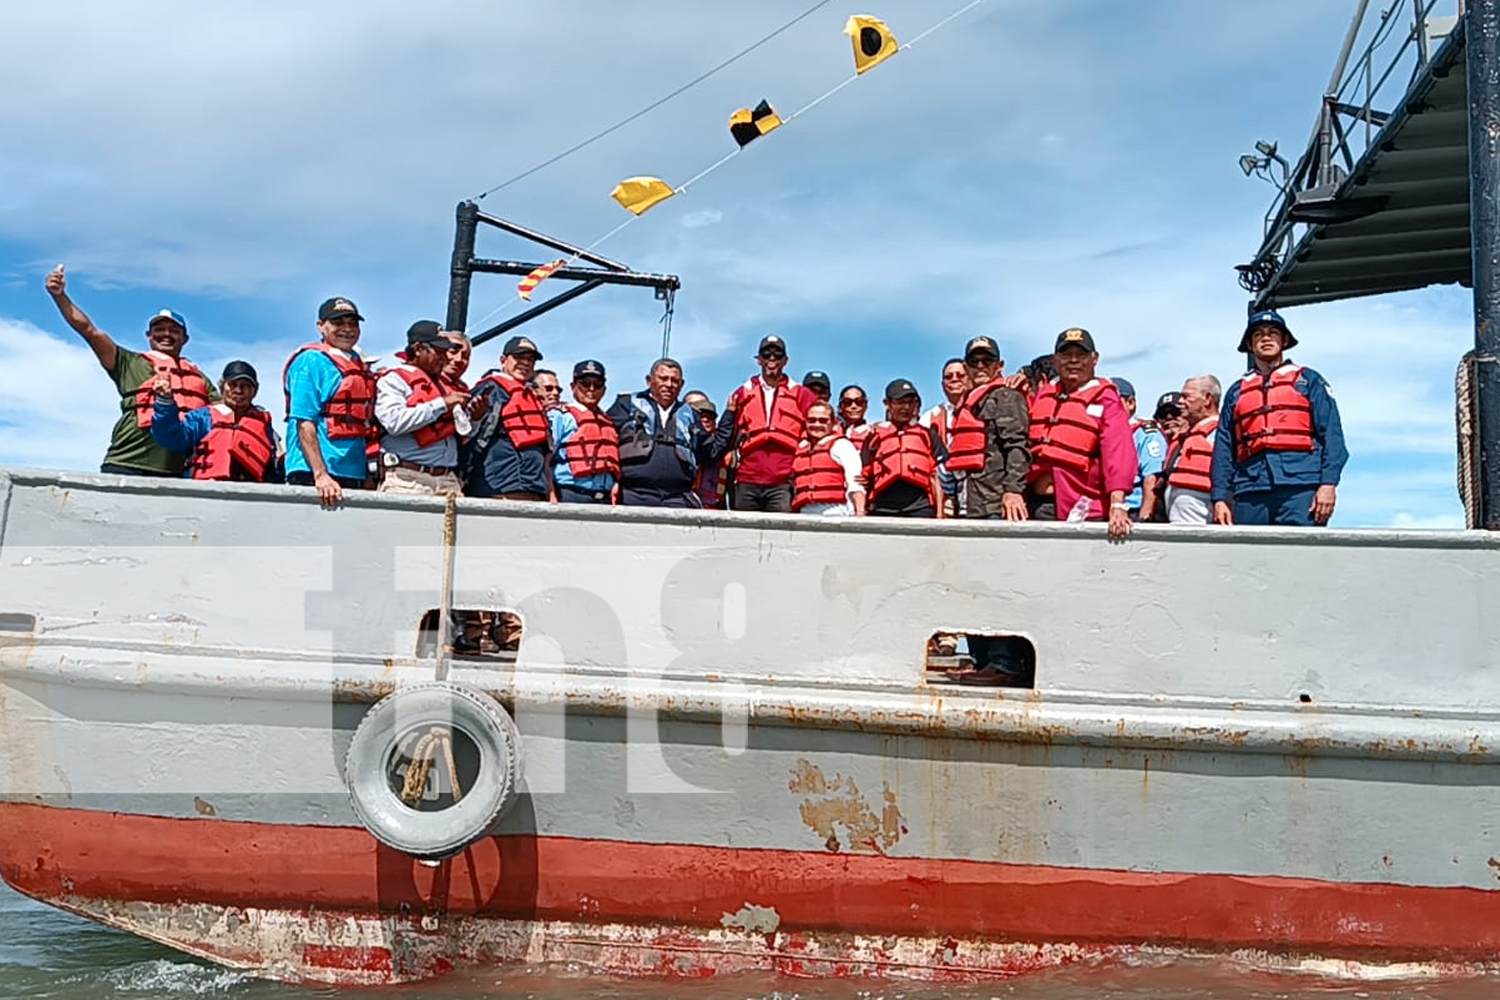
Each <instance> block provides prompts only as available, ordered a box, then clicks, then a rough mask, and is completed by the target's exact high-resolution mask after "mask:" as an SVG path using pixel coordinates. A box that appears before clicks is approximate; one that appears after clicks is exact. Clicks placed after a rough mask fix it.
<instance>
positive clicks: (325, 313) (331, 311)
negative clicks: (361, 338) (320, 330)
mask: <svg viewBox="0 0 1500 1000" xmlns="http://www.w3.org/2000/svg"><path fill="white" fill-rule="evenodd" d="M340 316H353V317H354V318H355V319H357V320H360V321H361V322H363V321H364V317H363V316H361V315H360V314H359V307H358V306H356V305H355V304H354V301H353V300H352V299H345V298H339V297H335V298H331V299H328V300H326V301H325V302H324V303H323V304H322V305H320V306H318V322H319V323H326V322H327V321H328V320H331V319H338V318H339V317H340Z"/></svg>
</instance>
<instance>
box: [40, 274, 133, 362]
mask: <svg viewBox="0 0 1500 1000" xmlns="http://www.w3.org/2000/svg"><path fill="white" fill-rule="evenodd" d="M47 294H48V295H50V296H52V304H53V305H55V306H57V311H58V312H60V313H62V318H63V319H65V320H67V321H68V325H69V326H71V327H72V328H73V329H74V330H77V331H78V335H79V336H80V337H82V338H83V339H84V340H85V341H86V342H87V343H88V345H89V347H91V348H93V350H94V357H96V358H98V359H99V364H101V365H103V366H104V370H105V371H107V372H113V371H114V370H115V361H116V360H118V358H119V353H120V345H118V344H116V343H115V342H114V338H112V337H111V336H110V335H109V334H107V333H105V332H104V331H103V330H101V329H99V328H98V327H97V326H95V325H94V321H93V320H91V319H89V317H88V313H86V312H84V311H83V310H82V309H80V308H78V306H77V304H76V303H75V302H74V301H73V300H72V299H70V298H68V279H67V276H66V275H65V274H64V273H63V266H62V265H61V264H59V265H57V267H56V268H55V269H54V270H53V271H52V272H51V273H50V274H48V275H47Z"/></svg>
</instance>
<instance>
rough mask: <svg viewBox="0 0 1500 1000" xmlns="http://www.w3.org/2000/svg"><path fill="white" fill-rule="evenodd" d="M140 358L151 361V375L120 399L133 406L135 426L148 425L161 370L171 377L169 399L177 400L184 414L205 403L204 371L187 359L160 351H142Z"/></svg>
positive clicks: (206, 385)
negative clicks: (157, 378) (127, 400)
mask: <svg viewBox="0 0 1500 1000" xmlns="http://www.w3.org/2000/svg"><path fill="white" fill-rule="evenodd" d="M141 357H143V358H145V359H146V360H147V361H149V362H151V367H152V369H154V370H153V371H152V373H151V377H150V378H148V379H146V381H144V382H142V383H141V384H140V385H139V386H138V387H137V388H136V390H135V392H134V393H132V394H131V395H130V396H128V397H126V399H129V400H130V402H129V403H128V404H127V402H126V400H125V399H122V400H120V405H121V406H126V405H129V406H131V407H133V408H134V409H135V425H136V426H137V427H150V426H151V417H152V414H153V413H154V408H155V405H156V377H157V376H158V375H160V374H162V373H163V372H166V373H167V375H168V376H169V377H170V378H171V380H172V398H173V399H174V400H175V401H176V402H177V408H178V409H179V410H181V411H182V412H184V413H186V412H187V411H189V410H196V409H198V408H200V407H203V406H207V405H208V393H209V384H208V379H206V378H204V377H203V372H202V371H200V370H199V368H198V366H197V365H195V364H193V363H192V362H191V361H189V360H188V359H187V358H174V357H172V356H171V355H170V354H162V353H161V352H159V351H144V352H142V353H141Z"/></svg>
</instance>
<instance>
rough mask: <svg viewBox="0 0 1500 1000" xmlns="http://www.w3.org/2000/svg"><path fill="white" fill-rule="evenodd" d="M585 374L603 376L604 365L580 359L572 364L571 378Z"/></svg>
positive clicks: (578, 377)
mask: <svg viewBox="0 0 1500 1000" xmlns="http://www.w3.org/2000/svg"><path fill="white" fill-rule="evenodd" d="M585 375H597V376H598V377H599V378H604V366H603V365H602V364H600V363H599V362H597V361H593V360H589V361H580V362H578V364H576V365H574V366H573V378H574V379H575V380H576V379H581V378H583V377H584V376H585Z"/></svg>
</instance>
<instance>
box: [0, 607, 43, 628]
mask: <svg viewBox="0 0 1500 1000" xmlns="http://www.w3.org/2000/svg"><path fill="white" fill-rule="evenodd" d="M35 631H36V615H27V614H22V613H21V612H19V611H3V612H0V632H35Z"/></svg>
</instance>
